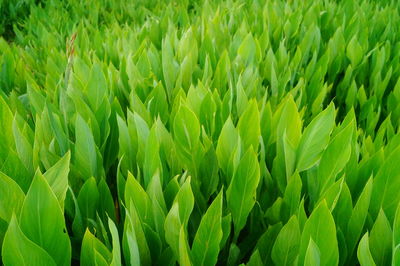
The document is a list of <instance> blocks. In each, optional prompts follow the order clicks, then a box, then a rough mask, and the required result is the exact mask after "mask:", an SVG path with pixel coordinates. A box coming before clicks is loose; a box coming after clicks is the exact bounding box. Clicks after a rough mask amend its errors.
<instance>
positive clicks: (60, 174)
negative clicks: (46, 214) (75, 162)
mask: <svg viewBox="0 0 400 266" xmlns="http://www.w3.org/2000/svg"><path fill="white" fill-rule="evenodd" d="M70 158H71V153H70V152H67V153H66V154H65V155H64V157H62V158H61V159H60V160H59V161H58V162H57V163H56V164H55V165H53V166H52V167H51V168H50V169H48V170H47V171H46V173H44V175H43V176H44V177H45V178H46V180H47V182H48V183H49V185H50V187H51V189H52V190H53V192H54V194H55V195H56V197H57V199H58V202H59V203H60V206H61V209H64V201H65V196H66V194H67V190H68V174H69V162H70Z"/></svg>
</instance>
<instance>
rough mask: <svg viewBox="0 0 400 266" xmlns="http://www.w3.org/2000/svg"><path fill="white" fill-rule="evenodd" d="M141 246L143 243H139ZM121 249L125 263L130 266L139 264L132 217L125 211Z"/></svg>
mask: <svg viewBox="0 0 400 266" xmlns="http://www.w3.org/2000/svg"><path fill="white" fill-rule="evenodd" d="M141 246H143V245H141ZM122 250H123V254H124V258H125V263H127V264H128V263H129V265H132V266H139V265H140V259H141V257H140V253H139V243H138V242H137V238H136V233H135V228H134V226H133V223H132V219H131V217H130V215H129V213H127V215H126V217H125V224H124V234H123V238H122Z"/></svg>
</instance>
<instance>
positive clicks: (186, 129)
mask: <svg viewBox="0 0 400 266" xmlns="http://www.w3.org/2000/svg"><path fill="white" fill-rule="evenodd" d="M173 128H174V136H175V142H176V144H177V145H176V148H177V150H178V151H180V153H181V154H182V156H183V158H184V159H185V163H186V164H188V165H189V163H193V162H192V161H191V160H193V154H194V152H195V151H196V150H197V149H198V143H199V137H200V123H199V120H198V119H197V117H196V115H195V114H194V113H193V111H192V110H190V109H189V108H188V107H186V106H184V105H181V106H180V107H179V109H178V112H177V113H176V115H175V119H174V126H173ZM188 160H189V163H187V161H188Z"/></svg>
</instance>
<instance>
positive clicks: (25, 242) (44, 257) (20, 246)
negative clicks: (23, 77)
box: [0, 97, 57, 266]
mask: <svg viewBox="0 0 400 266" xmlns="http://www.w3.org/2000/svg"><path fill="white" fill-rule="evenodd" d="M0 98H1V97H0ZM1 256H2V261H3V263H4V265H5V266H8V265H11V266H13V265H38V266H39V265H49V266H51V265H54V266H55V265H57V264H56V262H55V260H54V259H53V258H52V257H51V256H50V255H49V254H48V253H47V252H46V251H45V250H44V249H43V248H41V247H40V246H38V245H37V244H35V243H34V242H32V241H31V240H29V239H28V238H27V237H26V236H25V235H24V233H23V232H22V231H21V229H20V227H19V225H18V221H17V218H16V217H15V216H12V218H11V221H10V224H9V226H8V229H7V232H6V235H5V237H4V242H3V248H2V252H1Z"/></svg>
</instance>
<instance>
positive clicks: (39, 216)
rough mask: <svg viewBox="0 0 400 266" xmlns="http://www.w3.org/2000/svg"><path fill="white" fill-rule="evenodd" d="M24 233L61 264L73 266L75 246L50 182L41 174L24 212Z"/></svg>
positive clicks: (22, 223) (36, 179)
mask: <svg viewBox="0 0 400 266" xmlns="http://www.w3.org/2000/svg"><path fill="white" fill-rule="evenodd" d="M20 226H21V230H22V232H24V234H25V235H26V236H27V237H28V238H29V239H30V240H32V241H33V242H35V243H36V244H37V245H39V246H40V247H42V248H43V249H44V250H46V251H47V253H49V255H50V256H51V257H52V258H53V259H54V261H55V262H56V263H57V265H70V263H71V243H70V240H69V237H68V233H67V230H66V228H65V220H64V215H63V212H62V210H61V207H60V205H59V204H58V200H57V198H56V196H55V195H54V193H53V191H52V190H51V188H50V186H49V184H48V183H47V182H46V179H45V178H44V177H43V175H42V174H41V173H40V172H37V173H36V175H35V177H34V179H33V181H32V184H31V187H30V188H29V191H28V193H27V195H26V197H25V201H24V204H23V206H22V210H21V217H20Z"/></svg>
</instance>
